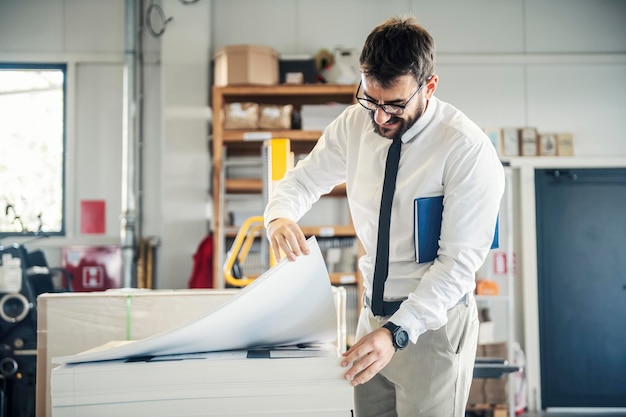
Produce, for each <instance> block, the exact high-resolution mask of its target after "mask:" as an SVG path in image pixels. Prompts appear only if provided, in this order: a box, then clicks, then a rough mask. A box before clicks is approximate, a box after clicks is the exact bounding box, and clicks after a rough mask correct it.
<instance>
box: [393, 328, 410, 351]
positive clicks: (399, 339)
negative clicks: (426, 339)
mask: <svg viewBox="0 0 626 417" xmlns="http://www.w3.org/2000/svg"><path fill="white" fill-rule="evenodd" d="M396 344H397V345H398V348H399V349H402V348H405V347H406V346H407V345H408V344H409V334H408V333H407V332H406V330H403V329H400V330H398V332H397V333H396Z"/></svg>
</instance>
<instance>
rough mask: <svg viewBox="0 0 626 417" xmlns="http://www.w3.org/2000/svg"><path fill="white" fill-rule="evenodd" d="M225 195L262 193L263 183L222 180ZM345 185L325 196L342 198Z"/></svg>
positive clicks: (257, 180)
mask: <svg viewBox="0 0 626 417" xmlns="http://www.w3.org/2000/svg"><path fill="white" fill-rule="evenodd" d="M224 185H225V191H226V194H259V193H261V192H262V191H263V181H262V180H261V179H260V178H227V179H226V180H224ZM345 195H346V185H345V184H340V185H338V186H336V187H335V188H333V189H332V190H331V191H330V192H329V193H328V194H326V196H329V197H344V196H345Z"/></svg>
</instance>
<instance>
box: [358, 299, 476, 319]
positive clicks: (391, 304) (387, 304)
mask: <svg viewBox="0 0 626 417" xmlns="http://www.w3.org/2000/svg"><path fill="white" fill-rule="evenodd" d="M405 300H406V298H405V299H403V300H398V301H383V316H382V317H387V316H391V315H392V314H394V313H395V312H396V311H398V309H399V308H400V305H401V304H402V303H403V302H404V301H405ZM468 301H469V294H464V295H463V297H461V298H460V299H459V301H458V302H457V303H456V304H455V305H458V304H467V302H468ZM363 305H364V306H365V307H367V308H370V309H371V307H372V301H371V300H370V298H369V297H368V296H367V295H365V294H363Z"/></svg>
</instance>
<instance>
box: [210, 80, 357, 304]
mask: <svg viewBox="0 0 626 417" xmlns="http://www.w3.org/2000/svg"><path fill="white" fill-rule="evenodd" d="M355 91H356V86H355V85H333V84H304V85H276V86H224V87H213V90H212V102H213V143H212V160H213V179H212V195H213V207H214V213H213V231H214V256H213V258H214V265H213V280H214V287H216V288H221V287H223V271H222V265H223V263H224V259H225V254H226V251H227V250H228V249H229V248H228V247H226V241H227V239H230V238H233V237H234V236H235V235H236V233H237V230H238V228H237V227H235V226H232V225H229V224H228V222H227V221H226V218H227V216H226V215H225V211H224V203H225V202H224V199H225V196H226V195H233V194H242V195H245V194H250V195H255V194H258V195H259V197H260V196H261V194H262V191H263V181H262V179H261V178H228V177H227V175H226V173H225V166H226V159H227V158H229V157H233V156H250V155H259V156H260V155H261V149H262V146H263V141H264V140H269V139H272V138H287V139H289V140H290V146H291V150H292V152H294V153H296V154H305V153H308V152H309V151H310V150H311V149H312V148H313V146H314V145H315V143H316V142H317V140H318V139H319V137H320V136H321V135H322V131H321V130H297V129H286V130H282V129H281V130H273V131H267V130H240V129H238V130H226V129H224V128H223V112H222V109H223V108H224V105H225V104H228V103H236V102H255V103H259V104H291V105H293V106H294V109H296V110H299V109H300V107H301V106H302V105H304V104H324V103H330V102H337V103H348V104H350V103H353V102H354V93H355ZM328 195H329V196H332V197H339V198H341V197H343V196H345V186H338V187H336V188H335V189H334V190H333V191H332V192H331V193H329V194H328ZM261 214H262V213H259V215H261ZM303 231H304V233H305V234H306V235H307V236H311V235H315V236H318V237H355V236H356V235H355V232H354V228H353V227H352V225H350V224H347V225H346V224H330V225H320V226H316V227H303ZM355 269H356V268H355ZM331 282H332V283H333V284H336V285H341V284H356V285H358V287H359V294H360V293H361V288H362V286H361V277H360V275H359V274H358V271H356V270H355V271H346V272H345V273H333V274H331Z"/></svg>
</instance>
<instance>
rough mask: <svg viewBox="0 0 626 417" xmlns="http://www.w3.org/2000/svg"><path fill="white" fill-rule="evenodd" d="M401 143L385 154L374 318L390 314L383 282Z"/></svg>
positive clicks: (391, 147) (374, 289)
mask: <svg viewBox="0 0 626 417" xmlns="http://www.w3.org/2000/svg"><path fill="white" fill-rule="evenodd" d="M401 147H402V141H401V140H400V139H399V138H396V139H394V140H393V142H392V143H391V146H390V147H389V151H388V152H387V163H386V165H385V179H384V180H383V195H382V197H381V200H380V214H379V216H378V241H377V246H376V264H375V265H374V279H373V281H374V283H373V285H372V312H373V313H374V315H376V316H387V315H390V314H392V312H390V311H387V312H385V303H384V302H383V293H384V292H385V281H386V280H387V274H388V272H389V224H390V221H391V203H392V202H393V194H394V192H395V191H396V177H397V176H398V162H399V161H400V149H401Z"/></svg>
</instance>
